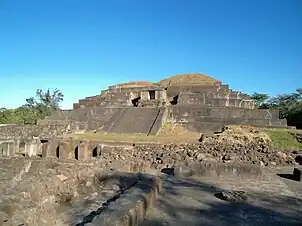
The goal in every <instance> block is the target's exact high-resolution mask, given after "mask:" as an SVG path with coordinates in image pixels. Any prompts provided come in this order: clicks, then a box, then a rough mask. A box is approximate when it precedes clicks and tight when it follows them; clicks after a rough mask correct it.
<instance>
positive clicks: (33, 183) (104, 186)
mask: <svg viewBox="0 0 302 226" xmlns="http://www.w3.org/2000/svg"><path fill="white" fill-rule="evenodd" d="M123 161H124V163H125V166H126V165H127V164H128V163H127V161H126V160H123ZM126 163H127V164H126ZM110 164H111V166H112V169H110ZM121 164H122V163H121V162H120V163H119V165H120V166H121ZM0 166H1V167H0V180H1V184H0V190H1V195H0V225H5V226H7V225H24V226H25V225H34V226H35V225H78V226H80V225H89V222H90V221H91V219H93V217H94V216H95V215H96V214H100V213H101V212H102V209H103V208H106V206H107V205H108V203H110V202H115V200H116V199H117V198H118V197H119V195H120V194H121V193H123V192H124V191H125V190H126V189H127V188H129V187H131V186H132V185H133V184H134V183H135V182H136V181H137V179H138V178H137V175H136V174H133V173H121V172H117V171H116V170H115V169H117V167H114V164H113V162H110V161H108V162H106V161H98V160H95V161H91V162H90V163H83V162H77V161H64V162H63V161H61V160H59V159H42V158H39V157H37V158H31V159H29V158H26V157H18V158H1V159H0ZM126 168H127V167H121V168H119V170H122V171H123V169H124V171H127V170H126ZM129 169H130V168H129V167H128V171H129ZM133 170H134V171H135V169H133ZM138 170H140V171H141V170H142V169H138ZM149 170H150V169H149ZM292 170H293V167H292V166H290V167H279V168H277V167H275V168H268V167H265V166H263V167H262V172H263V173H262V174H261V175H239V176H238V175H235V174H221V175H220V176H213V175H211V176H210V175H208V176H199V175H194V176H192V177H186V178H182V177H176V176H173V175H167V174H163V173H160V172H159V171H158V170H157V171H156V170H155V169H153V171H152V172H153V173H155V174H159V175H160V178H161V180H162V186H163V189H162V192H161V193H160V194H159V196H158V199H157V202H156V205H155V206H154V207H153V208H151V210H150V211H149V213H148V215H147V216H146V218H145V220H144V221H143V222H142V223H141V225H142V226H147V225H156V226H162V225H176V226H178V225H179V226H181V225H192V226H194V225H301V222H302V221H301V219H300V216H301V214H302V208H301V207H302V201H301V200H302V195H301V194H302V186H301V182H298V181H293V180H290V179H286V175H289V174H290V173H292ZM130 171H131V170H130ZM150 172H151V171H150ZM277 173H278V174H282V175H284V176H283V177H280V176H277ZM234 190H235V191H240V192H244V194H245V195H246V197H247V200H238V201H235V202H229V201H225V200H221V199H219V198H217V197H216V196H215V194H217V193H218V192H228V191H234Z"/></svg>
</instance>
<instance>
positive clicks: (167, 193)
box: [141, 176, 302, 226]
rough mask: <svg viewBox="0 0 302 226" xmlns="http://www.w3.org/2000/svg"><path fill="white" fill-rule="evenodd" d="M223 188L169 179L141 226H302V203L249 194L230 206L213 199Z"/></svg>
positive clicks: (292, 199)
mask: <svg viewBox="0 0 302 226" xmlns="http://www.w3.org/2000/svg"><path fill="white" fill-rule="evenodd" d="M218 191H224V189H222V188H219V187H216V186H214V185H212V184H209V183H205V182H200V181H195V180H193V179H185V180H181V179H176V178H175V177H173V176H166V177H165V179H164V193H163V195H162V196H161V197H160V198H159V199H158V201H157V205H156V207H155V208H153V209H152V210H151V211H150V213H149V214H148V216H147V217H146V219H145V220H144V222H142V224H141V226H147V225H149V226H164V225H165V226H166V225H175V226H181V225H190V226H195V225H196V226H199V225H200V226H201V225H207V226H214V225H215V226H216V225H221V226H232V225H244V226H249V225H302V220H301V214H302V209H301V207H302V200H301V199H297V198H294V197H289V196H283V195H281V194H266V193H256V192H253V193H247V194H248V200H247V201H243V202H235V203H230V202H227V201H223V200H220V199H218V198H216V197H215V196H214V194H215V193H216V192H218Z"/></svg>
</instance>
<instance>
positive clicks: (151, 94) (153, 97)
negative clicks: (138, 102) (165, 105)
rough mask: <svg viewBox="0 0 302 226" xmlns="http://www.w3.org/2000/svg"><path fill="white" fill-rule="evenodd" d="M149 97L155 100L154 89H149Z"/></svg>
mask: <svg viewBox="0 0 302 226" xmlns="http://www.w3.org/2000/svg"><path fill="white" fill-rule="evenodd" d="M149 97H150V100H155V90H150V91H149Z"/></svg>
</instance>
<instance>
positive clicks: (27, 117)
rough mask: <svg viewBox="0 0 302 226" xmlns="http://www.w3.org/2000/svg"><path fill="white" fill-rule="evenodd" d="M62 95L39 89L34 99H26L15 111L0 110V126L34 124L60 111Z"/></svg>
mask: <svg viewBox="0 0 302 226" xmlns="http://www.w3.org/2000/svg"><path fill="white" fill-rule="evenodd" d="M63 98H64V95H63V93H62V92H61V91H60V90H58V89H55V90H50V89H48V90H46V92H43V91H42V90H41V89H38V90H37V91H36V96H35V97H30V98H27V99H26V103H25V104H24V105H23V106H21V107H18V108H16V109H5V108H1V109H0V124H35V123H36V122H37V120H39V119H43V118H44V117H45V116H48V115H50V114H51V113H52V112H53V111H56V110H59V109H60V104H61V102H62V101H63Z"/></svg>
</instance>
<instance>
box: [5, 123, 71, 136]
mask: <svg viewBox="0 0 302 226" xmlns="http://www.w3.org/2000/svg"><path fill="white" fill-rule="evenodd" d="M68 133H71V129H70V126H68V125H66V124H61V125H60V124H56V125H55V124H54V125H53V124H51V125H47V126H45V125H44V126H42V125H41V126H39V125H8V126H1V127H0V139H15V138H16V137H20V138H32V137H45V138H50V137H58V136H62V135H63V134H68Z"/></svg>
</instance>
